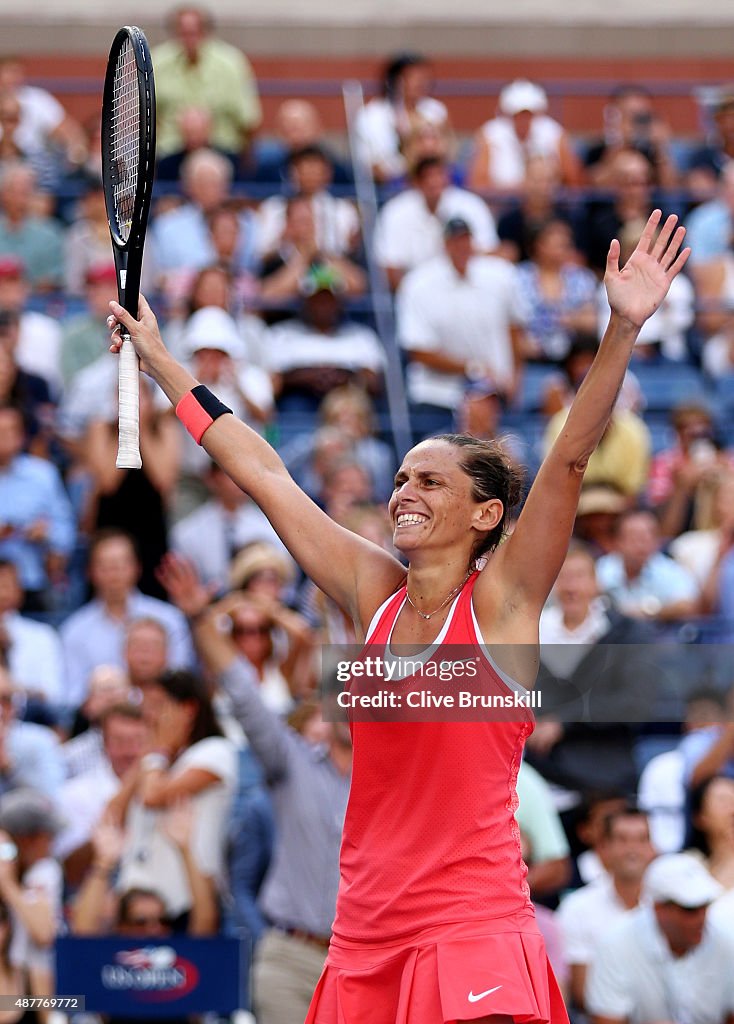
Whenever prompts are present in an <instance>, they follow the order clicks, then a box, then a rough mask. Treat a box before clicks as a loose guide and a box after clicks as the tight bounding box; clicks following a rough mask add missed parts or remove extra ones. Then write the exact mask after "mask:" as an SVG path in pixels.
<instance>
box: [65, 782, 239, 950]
mask: <svg viewBox="0 0 734 1024" xmlns="http://www.w3.org/2000/svg"><path fill="white" fill-rule="evenodd" d="M195 824H196V821H195V815H194V809H193V807H192V802H191V801H190V800H187V799H185V798H182V799H180V800H179V801H177V802H176V804H175V805H174V806H172V807H171V808H170V809H169V810H168V812H167V813H166V815H165V817H164V824H163V830H164V834H165V837H166V839H167V840H168V841H170V843H171V845H172V848H173V849H175V850H177V851H178V855H179V856H180V858H181V861H182V863H183V866H184V871H185V873H186V879H187V883H188V886H189V889H190V891H191V896H192V904H191V909H190V911H189V913H188V919H187V921H186V922H185V926H184V927H183V928H181V927H177V924H180V923H181V922H173V921H171V918H170V914H169V912H168V908H167V906H166V902H165V900H164V898H163V896H162V895H161V894H160V893H159V892H158V890H155V889H139V888H131V889H127V890H125V891H124V892H119V890H116V889H115V887H114V885H113V879H114V876H115V874H116V872H117V869H118V867H119V864H120V858H121V856H122V854H123V850H124V845H125V835H124V833H123V832H122V830H121V829H119V828H117V827H116V826H115V825H113V824H108V823H107V822H102V823H100V824H99V825H98V826H97V828H96V829H95V832H94V835H93V836H92V847H93V857H92V863H91V865H90V867H89V870H88V872H87V875H86V877H85V879H84V882H83V884H82V886H81V887H80V889H79V891H78V893H77V895H76V898H75V899H74V902H73V905H72V907H71V915H70V924H71V931H72V933H73V934H74V935H89V936H93V935H100V936H103V935H104V936H109V935H120V936H125V937H127V936H131V937H134V938H137V939H142V940H144V939H146V938H150V939H161V938H165V937H166V936H168V935H170V934H171V933H172V932H173V931H185V932H186V933H187V934H188V935H191V936H192V937H193V936H206V935H213V934H215V933H216V931H217V922H218V916H219V915H218V908H217V901H216V895H215V892H214V887H213V886H212V884H211V880H210V879H209V878H208V877H207V876H205V875H204V874H202V871H201V869H200V868H199V865H198V863H197V859H196V856H195V853H194V851H195V844H196V836H195V833H194V827H195Z"/></svg>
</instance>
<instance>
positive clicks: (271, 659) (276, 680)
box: [217, 544, 314, 715]
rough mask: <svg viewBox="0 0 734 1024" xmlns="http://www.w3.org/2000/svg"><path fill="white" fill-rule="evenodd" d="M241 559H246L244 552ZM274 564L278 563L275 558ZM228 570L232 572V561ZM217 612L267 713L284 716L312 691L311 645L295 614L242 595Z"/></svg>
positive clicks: (225, 602) (303, 624)
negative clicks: (225, 620) (224, 620)
mask: <svg viewBox="0 0 734 1024" xmlns="http://www.w3.org/2000/svg"><path fill="white" fill-rule="evenodd" d="M257 547H258V548H262V547H264V545H260V544H258V545H257ZM243 555H249V551H245V552H243ZM279 561H280V562H281V563H282V562H283V561H284V560H283V559H282V557H281V558H280V559H279ZM233 571H235V572H236V571H237V560H235V565H234V567H233ZM217 610H218V611H219V613H220V615H226V616H227V617H228V619H229V620H230V622H231V630H230V637H231V641H232V646H233V648H234V649H235V650H236V652H237V655H238V656H239V657H241V658H244V659H245V661H247V663H248V665H249V666H250V667H251V668H252V669H253V670H254V672H255V675H256V677H257V683H258V686H259V694H260V697H261V699H262V702H263V704H264V705H265V706H266V707H267V708H269V709H270V710H271V711H273V712H275V714H277V715H286V714H288V712H289V711H291V710H292V709H293V707H294V702H295V701H296V700H297V699H301V698H304V697H307V696H309V695H310V693H311V692H312V691H313V688H314V662H313V648H314V641H313V635H312V632H311V630H310V628H309V627H308V624H307V623H306V620H305V619H304V618H303V617H302V616H301V615H299V614H298V613H297V612H294V611H291V609H290V608H286V607H285V605H283V604H282V603H281V602H280V601H277V600H273V599H270V600H267V599H264V598H263V596H262V595H256V594H242V593H235V594H230V595H229V596H228V597H225V598H223V599H222V600H221V601H219V602H218V604H217Z"/></svg>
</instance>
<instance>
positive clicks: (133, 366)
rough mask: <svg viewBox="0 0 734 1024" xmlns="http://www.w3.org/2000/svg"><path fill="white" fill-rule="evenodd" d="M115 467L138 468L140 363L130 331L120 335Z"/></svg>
mask: <svg viewBox="0 0 734 1024" xmlns="http://www.w3.org/2000/svg"><path fill="white" fill-rule="evenodd" d="M118 398H119V436H118V444H117V462H116V465H117V468H118V469H140V467H141V466H142V465H143V460H142V459H141V458H140V367H139V363H138V356H137V353H136V351H135V348H134V347H133V343H132V342H131V341H130V336H129V335H123V341H122V347H121V348H120V366H119V395H118Z"/></svg>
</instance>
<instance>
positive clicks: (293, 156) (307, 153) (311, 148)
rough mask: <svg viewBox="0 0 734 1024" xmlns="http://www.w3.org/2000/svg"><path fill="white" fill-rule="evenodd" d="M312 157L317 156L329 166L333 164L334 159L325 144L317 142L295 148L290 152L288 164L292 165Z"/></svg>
mask: <svg viewBox="0 0 734 1024" xmlns="http://www.w3.org/2000/svg"><path fill="white" fill-rule="evenodd" d="M310 157H316V159H318V160H322V161H323V162H324V163H325V164H328V165H329V167H331V166H332V160H331V157H330V156H329V154H328V153H327V152H326V150H325V149H324V147H323V146H319V145H318V144H317V143H315V142H312V143H311V144H310V145H308V146H301V147H300V148H299V149H294V150H292V151H291V152H290V153H289V154H288V161H287V162H288V166H289V167H292V166H293V164H297V163H298V161H299V160H307V159H309V158H310Z"/></svg>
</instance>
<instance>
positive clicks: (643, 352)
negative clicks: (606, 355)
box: [596, 223, 696, 369]
mask: <svg viewBox="0 0 734 1024" xmlns="http://www.w3.org/2000/svg"><path fill="white" fill-rule="evenodd" d="M639 240H640V231H639V227H638V226H637V225H635V224H634V223H630V224H627V225H626V226H625V227H624V228H623V229H622V233H621V235H620V239H619V242H620V246H621V252H620V259H621V260H622V261H623V262H626V261H627V260H628V259H629V257H630V256H631V255H632V253H633V252H634V251H635V248H636V246H637V243H638V242H639ZM596 308H597V329H598V331H599V332H600V334H601V332H602V331H603V330H604V328H605V327H606V325H607V323H608V322H609V313H610V309H609V303H608V301H607V298H606V292H605V291H604V288H603V286H602V285H599V287H598V289H597V301H596ZM695 312H696V295H695V292H694V290H693V285H692V284H691V282H690V280H689V279H688V278H687V277H686V276H685V275H680V276H679V277H677V278H676V279H675V281H674V283H673V287H672V288H671V289H670V291H669V292H668V294H667V295H666V296H665V301H664V302H663V303H661V305H660V306H659V307H658V308H657V309H656V310H655V312H654V313H653V315H652V316H651V317H650V319H649V320H647V321H646V323H645V326H644V329H643V330H641V331H640V334H639V336H638V338H637V341H636V343H635V349H634V352H633V354H632V358H633V369H634V361H636V360H645V361H646V362H653V361H655V360H658V359H661V358H662V359H665V360H671V361H673V362H677V363H680V362H687V361H688V356H689V345H688V331H689V328H691V327H692V326H693V321H694V318H695Z"/></svg>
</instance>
